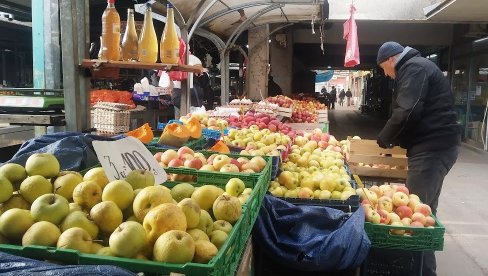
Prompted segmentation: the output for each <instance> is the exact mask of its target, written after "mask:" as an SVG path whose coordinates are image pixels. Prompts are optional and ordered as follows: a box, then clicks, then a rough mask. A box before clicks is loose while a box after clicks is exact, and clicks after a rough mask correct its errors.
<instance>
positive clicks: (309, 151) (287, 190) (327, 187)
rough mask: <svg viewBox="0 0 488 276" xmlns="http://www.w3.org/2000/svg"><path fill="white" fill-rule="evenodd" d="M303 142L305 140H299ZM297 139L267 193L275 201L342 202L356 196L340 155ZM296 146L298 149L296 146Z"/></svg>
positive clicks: (312, 141) (315, 143) (315, 144)
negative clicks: (326, 200)
mask: <svg viewBox="0 0 488 276" xmlns="http://www.w3.org/2000/svg"><path fill="white" fill-rule="evenodd" d="M302 138H303V139H306V138H304V137H302ZM302 138H299V137H297V139H296V140H295V144H294V145H293V146H292V147H291V152H290V154H289V155H288V157H287V160H285V162H284V163H282V165H281V170H282V172H281V174H280V175H279V176H278V178H277V179H276V180H275V181H272V183H271V187H270V189H269V191H270V192H271V194H273V195H275V196H278V197H291V198H297V197H298V198H318V199H336V200H346V199H348V198H349V197H350V196H351V195H354V194H356V192H355V190H354V188H353V187H352V186H351V183H350V182H349V181H350V180H351V177H350V176H349V174H348V173H347V171H346V169H345V167H344V160H343V158H344V157H343V156H342V154H341V153H340V152H337V151H334V150H330V148H326V149H323V148H321V147H319V146H318V143H317V142H316V141H314V140H309V141H306V142H305V143H304V144H301V143H302V140H301V139H302ZM296 143H300V145H298V144H296Z"/></svg>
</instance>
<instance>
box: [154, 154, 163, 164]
mask: <svg viewBox="0 0 488 276" xmlns="http://www.w3.org/2000/svg"><path fill="white" fill-rule="evenodd" d="M161 155H163V152H161V151H160V152H156V153H155V154H154V158H155V159H156V161H157V162H158V163H159V162H161Z"/></svg>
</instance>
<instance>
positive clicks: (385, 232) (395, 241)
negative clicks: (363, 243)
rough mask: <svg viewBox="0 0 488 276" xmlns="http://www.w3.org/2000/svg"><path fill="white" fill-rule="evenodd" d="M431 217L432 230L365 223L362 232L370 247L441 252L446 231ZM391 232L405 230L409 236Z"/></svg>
mask: <svg viewBox="0 0 488 276" xmlns="http://www.w3.org/2000/svg"><path fill="white" fill-rule="evenodd" d="M431 216H432V217H433V218H434V219H435V222H436V224H435V226H434V227H433V228H427V227H425V228H417V227H409V226H392V225H384V224H373V223H370V222H365V223H364V230H365V231H366V233H367V234H368V237H369V239H370V240H371V247H375V248H387V249H402V250H410V251H424V250H434V251H442V250H443V249H444V233H445V231H446V229H445V228H444V225H442V224H441V223H440V222H439V220H437V218H436V217H435V216H434V215H431ZM391 230H405V231H407V232H409V233H410V234H409V235H398V234H393V233H392V232H391Z"/></svg>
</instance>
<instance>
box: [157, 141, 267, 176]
mask: <svg viewBox="0 0 488 276" xmlns="http://www.w3.org/2000/svg"><path fill="white" fill-rule="evenodd" d="M154 157H155V158H156V161H158V162H159V164H160V165H161V166H162V167H163V168H166V167H175V168H177V167H185V168H192V169H196V170H201V171H211V172H227V173H259V172H261V171H262V170H263V169H264V167H265V166H266V160H264V158H262V157H260V156H256V157H253V158H252V159H250V160H249V159H247V158H245V157H239V158H237V159H234V158H231V157H229V156H227V155H225V154H212V155H211V156H209V157H208V158H207V157H205V155H203V153H201V152H194V151H193V150H192V149H190V148H189V147H181V148H179V149H178V150H177V151H176V150H173V149H170V150H166V151H164V152H158V153H156V154H154ZM170 179H171V180H172V181H192V180H193V177H192V176H186V175H171V176H170Z"/></svg>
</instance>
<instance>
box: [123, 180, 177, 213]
mask: <svg viewBox="0 0 488 276" xmlns="http://www.w3.org/2000/svg"><path fill="white" fill-rule="evenodd" d="M171 202H173V198H172V197H171V191H170V190H169V189H168V188H166V187H164V186H161V185H159V186H150V187H146V188H144V189H142V190H141V191H140V192H139V193H138V194H137V195H136V197H135V198H134V202H133V204H132V208H133V211H134V215H135V216H136V217H137V219H138V220H139V221H144V217H145V216H146V214H147V213H148V212H149V211H150V210H151V209H153V208H154V207H156V206H158V205H160V204H163V203H171Z"/></svg>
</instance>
